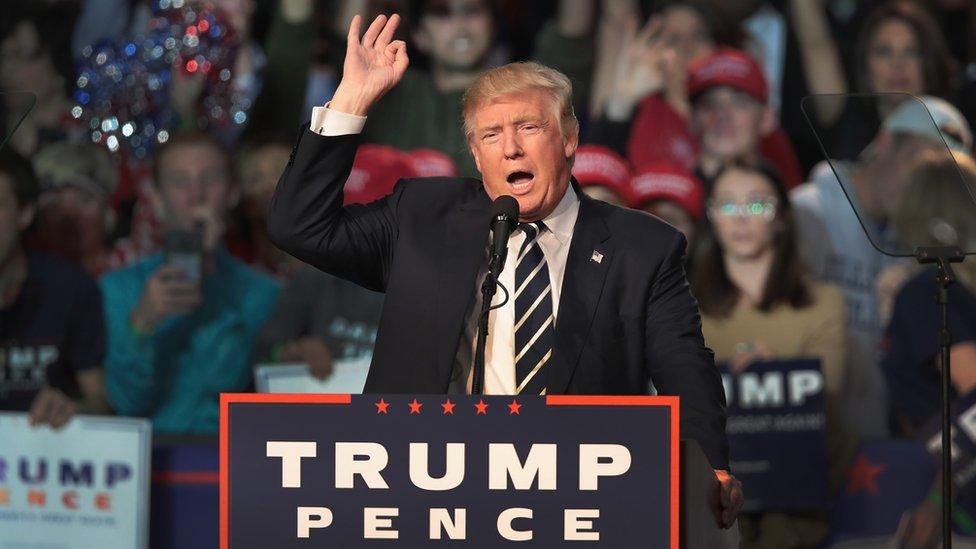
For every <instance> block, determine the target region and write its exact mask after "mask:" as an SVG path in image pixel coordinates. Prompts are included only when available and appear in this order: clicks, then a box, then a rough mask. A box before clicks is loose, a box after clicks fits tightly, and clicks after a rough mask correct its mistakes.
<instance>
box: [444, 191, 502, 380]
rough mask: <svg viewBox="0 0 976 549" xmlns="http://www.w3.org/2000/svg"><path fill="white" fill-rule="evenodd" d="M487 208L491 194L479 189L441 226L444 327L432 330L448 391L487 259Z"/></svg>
mask: <svg viewBox="0 0 976 549" xmlns="http://www.w3.org/2000/svg"><path fill="white" fill-rule="evenodd" d="M488 207H489V201H488V196H487V195H486V194H485V193H484V191H483V190H480V189H479V190H478V191H477V192H476V193H475V194H474V196H473V197H472V198H471V199H470V200H468V201H466V202H464V203H462V204H461V205H460V207H458V208H457V209H455V210H453V211H452V212H451V213H450V214H449V215H448V217H447V219H446V223H445V224H444V226H443V228H442V230H444V231H445V232H446V235H445V237H444V250H443V253H442V254H441V255H440V258H441V261H442V263H441V269H440V272H441V276H440V283H439V285H438V295H439V298H438V314H437V323H438V324H439V325H440V328H441V329H438V330H434V331H432V332H431V333H432V335H434V336H435V337H438V338H440V339H441V342H440V343H439V344H438V345H435V346H434V348H435V349H439V350H441V349H442V350H443V351H442V352H443V353H444V355H443V356H440V357H438V358H439V360H438V362H437V372H438V376H439V377H438V380H439V381H443V383H444V390H445V391H446V390H447V386H448V384H449V383H450V379H451V372H452V370H453V368H454V358H455V356H456V355H457V346H458V343H459V341H460V339H459V338H460V335H461V331H463V330H464V327H465V326H466V325H467V313H468V312H469V311H470V309H471V307H472V304H473V300H474V296H475V288H476V282H475V278H476V277H477V276H478V271H479V270H480V269H481V267H482V266H483V264H484V262H485V249H486V248H485V247H486V246H487V243H488V229H489V223H488Z"/></svg>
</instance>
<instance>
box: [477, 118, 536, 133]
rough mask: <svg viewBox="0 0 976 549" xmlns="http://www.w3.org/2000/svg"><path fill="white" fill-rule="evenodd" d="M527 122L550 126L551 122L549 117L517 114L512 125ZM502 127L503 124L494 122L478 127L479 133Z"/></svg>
mask: <svg viewBox="0 0 976 549" xmlns="http://www.w3.org/2000/svg"><path fill="white" fill-rule="evenodd" d="M526 122H534V123H536V124H539V125H540V126H548V125H549V123H550V121H549V119H547V118H542V117H539V116H535V115H529V114H525V115H520V116H517V117H516V118H515V119H514V120H512V125H515V126H521V125H522V124H525V123H526ZM500 129H502V124H492V125H491V126H482V127H481V128H478V133H484V132H487V131H492V130H495V131H498V130H500Z"/></svg>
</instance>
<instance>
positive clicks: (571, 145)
mask: <svg viewBox="0 0 976 549" xmlns="http://www.w3.org/2000/svg"><path fill="white" fill-rule="evenodd" d="M577 147H579V123H578V122H577V123H576V124H573V128H572V129H570V130H569V134H568V135H566V136H565V137H564V138H563V153H565V155H566V158H572V157H573V155H574V154H576V148H577Z"/></svg>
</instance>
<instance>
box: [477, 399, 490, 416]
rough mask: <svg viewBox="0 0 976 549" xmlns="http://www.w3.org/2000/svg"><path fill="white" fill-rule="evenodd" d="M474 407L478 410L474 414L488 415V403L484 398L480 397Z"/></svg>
mask: <svg viewBox="0 0 976 549" xmlns="http://www.w3.org/2000/svg"><path fill="white" fill-rule="evenodd" d="M474 408H475V409H476V410H478V411H477V412H476V413H475V414H474V415H476V416H477V415H482V414H484V415H486V416H487V415H488V405H487V404H485V401H484V399H478V403H477V404H475V405H474Z"/></svg>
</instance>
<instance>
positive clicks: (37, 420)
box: [28, 387, 77, 429]
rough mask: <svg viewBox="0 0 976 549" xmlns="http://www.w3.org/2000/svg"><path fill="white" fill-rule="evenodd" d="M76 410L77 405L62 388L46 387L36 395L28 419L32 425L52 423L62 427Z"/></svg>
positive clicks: (56, 427) (57, 427) (58, 427)
mask: <svg viewBox="0 0 976 549" xmlns="http://www.w3.org/2000/svg"><path fill="white" fill-rule="evenodd" d="M76 411H77V405H76V404H75V401H73V400H71V399H70V398H69V397H68V395H66V394H64V393H63V392H61V390H60V389H54V388H53V387H45V388H43V389H41V391H40V392H39V393H37V396H36V397H34V402H33V403H31V407H30V413H29V415H28V419H29V421H30V424H31V426H37V425H50V426H51V427H54V428H55V429H60V428H61V427H64V426H65V424H67V423H68V420H70V419H71V417H72V416H73V415H75V412H76Z"/></svg>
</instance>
